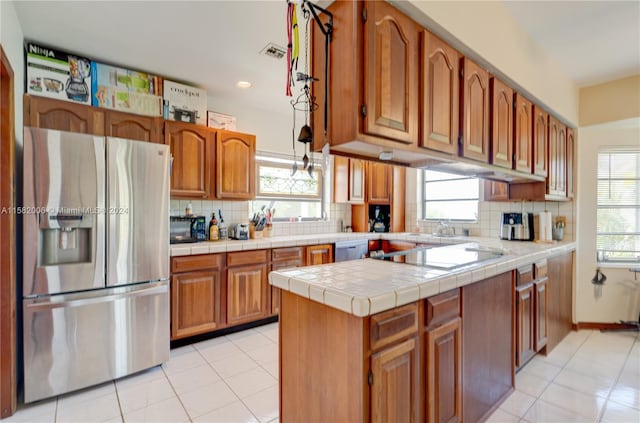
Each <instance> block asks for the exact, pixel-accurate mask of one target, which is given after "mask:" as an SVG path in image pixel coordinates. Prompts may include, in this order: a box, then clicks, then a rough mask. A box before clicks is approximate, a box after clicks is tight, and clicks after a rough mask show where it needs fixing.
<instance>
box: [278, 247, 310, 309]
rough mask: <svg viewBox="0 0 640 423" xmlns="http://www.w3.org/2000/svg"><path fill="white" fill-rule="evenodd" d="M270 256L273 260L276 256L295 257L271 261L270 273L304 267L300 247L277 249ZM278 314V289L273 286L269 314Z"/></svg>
mask: <svg viewBox="0 0 640 423" xmlns="http://www.w3.org/2000/svg"><path fill="white" fill-rule="evenodd" d="M271 256H272V259H273V260H276V257H277V256H282V257H287V258H289V257H295V258H292V259H288V260H282V261H273V262H272V263H271V271H274V270H279V269H286V268H290V267H300V266H304V262H303V256H302V247H291V248H278V249H273V250H271ZM279 313H280V288H276V287H275V286H272V287H271V314H279Z"/></svg>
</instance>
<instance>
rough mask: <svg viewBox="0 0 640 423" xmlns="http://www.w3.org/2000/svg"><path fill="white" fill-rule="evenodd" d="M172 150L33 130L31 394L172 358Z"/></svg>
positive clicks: (28, 275)
mask: <svg viewBox="0 0 640 423" xmlns="http://www.w3.org/2000/svg"><path fill="white" fill-rule="evenodd" d="M169 156H170V152H169V148H168V146H165V145H162V144H154V143H146V142H139V141H130V140H123V139H117V138H105V137H96V136H91V135H85V134H77V133H68V132H60V131H52V130H43V129H35V128H25V131H24V209H23V210H22V212H23V213H24V216H23V222H24V224H23V231H24V232H23V235H24V267H23V269H24V277H23V316H24V331H23V332H24V333H23V336H24V394H25V395H24V398H25V402H32V401H36V400H39V399H42V398H47V397H51V396H54V395H58V394H61V393H65V392H69V391H73V390H76V389H80V388H84V387H87V386H91V385H94V384H97V383H100V382H104V381H108V380H111V379H116V378H119V377H122V376H125V375H127V374H130V373H134V372H137V371H140V370H143V369H146V368H149V367H153V366H155V365H158V364H160V363H162V362H164V361H166V360H168V358H169V288H168V279H169Z"/></svg>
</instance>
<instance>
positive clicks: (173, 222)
mask: <svg viewBox="0 0 640 423" xmlns="http://www.w3.org/2000/svg"><path fill="white" fill-rule="evenodd" d="M208 232H209V230H208V226H207V218H206V217H205V216H170V217H169V243H170V244H183V243H188V242H200V241H206V240H207V239H209V237H208V236H207V235H208Z"/></svg>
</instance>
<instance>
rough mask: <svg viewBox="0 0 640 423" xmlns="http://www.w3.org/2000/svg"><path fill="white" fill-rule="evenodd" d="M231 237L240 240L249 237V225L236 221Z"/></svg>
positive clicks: (232, 226)
mask: <svg viewBox="0 0 640 423" xmlns="http://www.w3.org/2000/svg"><path fill="white" fill-rule="evenodd" d="M229 237H230V238H231V239H240V240H246V239H249V225H247V224H246V223H236V224H234V225H231V230H230V231H229Z"/></svg>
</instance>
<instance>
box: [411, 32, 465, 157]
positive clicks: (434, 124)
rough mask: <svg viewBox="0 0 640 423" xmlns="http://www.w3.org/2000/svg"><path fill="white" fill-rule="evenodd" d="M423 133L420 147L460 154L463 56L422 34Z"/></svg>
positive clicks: (425, 33)
mask: <svg viewBox="0 0 640 423" xmlns="http://www.w3.org/2000/svg"><path fill="white" fill-rule="evenodd" d="M422 60H423V63H422V86H423V92H422V96H421V99H422V125H423V127H422V133H423V136H421V137H420V146H422V147H427V148H430V149H433V150H437V151H441V152H444V153H450V154H453V155H457V154H458V131H459V123H458V119H459V116H460V110H459V105H458V99H459V92H460V91H459V90H460V88H459V86H460V77H459V75H460V70H459V66H460V55H459V53H458V52H457V51H456V50H455V49H453V48H452V47H450V46H449V45H448V44H447V43H445V42H444V41H442V40H441V39H439V38H438V37H436V36H435V35H433V34H432V33H430V32H429V31H426V30H425V31H422Z"/></svg>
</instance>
